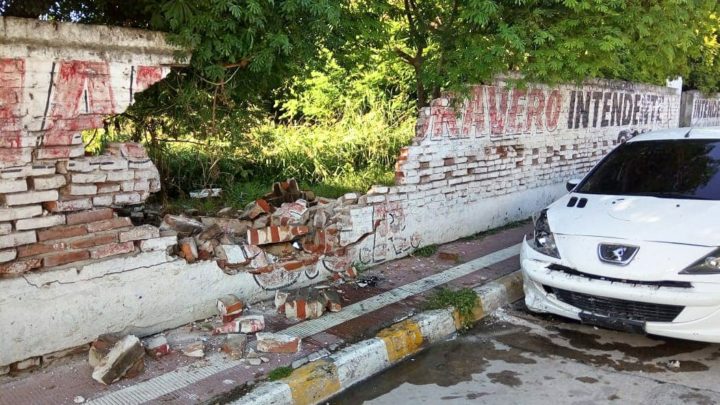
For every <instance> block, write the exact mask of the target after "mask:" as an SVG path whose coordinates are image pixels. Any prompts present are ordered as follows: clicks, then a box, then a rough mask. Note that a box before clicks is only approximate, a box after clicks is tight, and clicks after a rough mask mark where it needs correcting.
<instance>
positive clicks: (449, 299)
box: [425, 288, 478, 329]
mask: <svg viewBox="0 0 720 405" xmlns="http://www.w3.org/2000/svg"><path fill="white" fill-rule="evenodd" d="M477 300H478V295H477V293H476V292H475V291H473V290H472V289H471V288H463V289H461V290H451V289H449V288H441V289H440V290H438V291H437V292H435V293H434V294H433V295H431V296H430V298H429V299H428V300H427V302H426V303H425V307H426V309H442V308H449V307H452V308H454V309H455V310H456V311H457V312H458V316H459V317H460V322H461V323H462V327H463V329H468V328H470V327H471V326H472V324H473V321H474V318H473V309H474V308H475V305H476V304H477Z"/></svg>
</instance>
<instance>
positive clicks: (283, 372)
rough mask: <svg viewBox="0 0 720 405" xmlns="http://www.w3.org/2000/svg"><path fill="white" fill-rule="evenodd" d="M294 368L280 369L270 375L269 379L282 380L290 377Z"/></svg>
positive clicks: (285, 367) (284, 367)
mask: <svg viewBox="0 0 720 405" xmlns="http://www.w3.org/2000/svg"><path fill="white" fill-rule="evenodd" d="M292 372H293V368H292V367H289V366H283V367H278V368H276V369H274V370H272V371H271V372H270V373H268V379H269V380H270V381H277V380H281V379H283V378H285V377H289V376H290V374H292Z"/></svg>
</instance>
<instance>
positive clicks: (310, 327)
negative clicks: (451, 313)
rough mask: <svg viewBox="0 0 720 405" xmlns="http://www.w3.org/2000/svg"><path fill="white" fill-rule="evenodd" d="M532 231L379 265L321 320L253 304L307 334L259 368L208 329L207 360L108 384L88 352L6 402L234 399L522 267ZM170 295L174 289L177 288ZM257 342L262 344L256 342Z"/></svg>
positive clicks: (275, 323) (22, 379)
mask: <svg viewBox="0 0 720 405" xmlns="http://www.w3.org/2000/svg"><path fill="white" fill-rule="evenodd" d="M530 230H531V225H529V224H526V225H522V226H519V227H515V228H511V229H507V230H503V231H500V232H498V233H496V234H493V235H487V236H481V237H479V238H476V239H465V240H459V241H456V242H452V243H449V244H447V245H443V246H442V247H441V250H447V249H450V250H453V251H456V252H457V253H459V261H457V262H454V261H450V260H442V259H440V258H439V257H438V254H435V255H433V256H431V257H428V258H423V257H408V258H404V259H400V260H397V261H394V262H390V263H386V264H383V265H380V266H377V267H373V268H372V269H369V270H367V271H365V272H363V273H362V275H361V276H360V278H361V279H365V280H371V281H370V282H369V283H367V286H365V287H360V286H359V285H358V284H356V283H347V284H344V285H342V287H341V290H342V296H343V298H344V299H345V301H344V302H343V304H344V305H343V309H342V311H340V312H336V313H327V314H325V315H323V316H322V317H320V318H318V319H315V320H309V321H304V322H300V323H293V322H291V321H289V320H288V319H287V318H285V317H284V316H282V315H278V314H276V313H275V311H274V306H273V305H272V303H261V304H256V305H254V306H252V307H251V308H250V309H251V310H252V311H254V312H257V313H262V314H264V315H265V319H266V330H267V331H273V332H282V333H286V334H290V335H294V336H298V337H301V338H302V351H301V352H299V353H296V354H292V355H289V354H263V357H267V360H269V361H268V362H267V363H263V364H261V365H258V366H252V365H249V364H247V363H246V362H245V361H244V360H231V359H229V358H227V357H226V356H225V355H224V353H220V352H218V351H217V350H218V348H219V346H220V344H221V343H220V342H221V341H222V339H223V337H222V336H212V335H211V334H210V333H209V332H204V333H205V337H206V339H207V341H206V346H207V347H208V349H207V350H206V356H205V357H204V358H202V359H193V358H189V357H186V356H184V355H183V354H181V353H179V352H174V353H171V354H170V355H167V356H165V357H162V358H161V359H159V360H157V361H156V360H152V359H149V358H148V359H147V360H146V362H145V363H146V369H145V372H144V373H143V374H141V375H140V376H139V377H136V378H134V379H131V380H120V381H118V382H117V383H115V384H113V385H110V386H107V387H106V386H103V385H101V384H99V383H97V382H95V381H94V380H92V378H91V377H90V374H91V373H92V368H91V367H90V365H89V364H88V362H87V354H86V353H80V354H77V355H74V356H71V357H66V358H62V359H59V360H57V361H56V362H55V363H54V364H51V365H50V366H48V367H46V368H43V369H41V370H38V371H35V372H32V373H24V374H20V375H17V376H14V377H12V376H5V377H2V378H0V404H5V403H13V404H35V403H63V404H66V403H67V404H71V403H74V402H73V400H74V398H76V397H82V398H83V399H84V400H86V403H93V404H95V403H96V404H132V403H136V404H139V403H145V402H165V403H173V404H194V403H198V402H200V403H224V402H227V401H230V400H234V399H237V398H240V397H241V396H242V395H243V394H245V393H247V392H248V391H250V389H251V388H252V387H254V386H255V385H256V384H257V383H258V382H260V381H262V380H264V379H266V377H267V375H268V373H269V372H271V371H272V370H274V369H276V368H278V367H281V366H290V365H293V364H294V365H295V367H299V366H300V365H302V364H304V363H307V362H308V361H310V360H317V359H320V358H323V357H325V356H327V355H329V354H330V353H332V352H336V351H337V350H338V349H340V348H342V347H345V346H347V345H349V344H351V343H355V342H359V341H362V340H364V339H367V338H370V337H374V336H375V335H376V333H377V332H378V331H379V330H381V329H383V328H384V327H387V326H388V325H391V324H393V323H396V322H399V321H401V320H403V319H406V318H408V317H410V316H412V315H414V314H416V313H419V312H421V311H422V309H423V303H424V301H425V299H426V298H427V297H428V296H429V295H431V294H432V293H433V290H434V289H435V288H437V287H440V286H448V287H452V288H462V287H475V286H478V285H482V284H485V283H488V282H489V281H492V280H495V279H498V278H500V277H502V276H504V275H507V274H510V273H512V272H514V271H515V270H517V269H518V268H519V263H518V257H517V255H518V253H519V246H518V243H519V242H521V241H522V237H523V235H524V234H526V233H529V232H530ZM373 280H375V281H376V282H375V283H373V282H372V281H373ZM359 284H360V285H363V284H364V283H359ZM168 293H172V292H171V290H169V291H168ZM196 324H199V323H196ZM196 326H197V325H196ZM188 333H191V331H190V327H186V328H180V329H178V330H174V331H172V332H169V333H168V340H169V341H170V343H171V345H172V343H173V341H172V340H171V337H173V338H177V339H181V338H182V336H183V335H184V334H188ZM192 333H196V334H197V333H203V332H197V331H195V332H192ZM253 345H254V342H252V344H249V347H253Z"/></svg>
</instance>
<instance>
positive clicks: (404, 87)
mask: <svg viewBox="0 0 720 405" xmlns="http://www.w3.org/2000/svg"><path fill="white" fill-rule="evenodd" d="M719 9H720V5H718V2H717V1H716V0H658V1H642V0H573V1H568V0H518V1H513V2H509V1H502V0H204V1H194V0H0V13H1V14H3V15H11V16H21V17H30V18H44V19H49V20H57V21H78V22H86V23H99V24H112V25H121V26H130V27H140V28H150V29H157V30H162V31H166V32H168V33H169V34H170V35H169V39H170V40H171V41H173V42H174V43H176V44H178V45H181V46H183V47H186V48H187V49H190V50H191V51H192V58H191V61H190V65H189V66H188V67H186V68H178V69H175V70H174V71H173V72H172V73H171V75H170V76H169V77H168V78H167V79H166V80H164V81H162V82H161V83H159V84H157V85H155V86H153V87H152V88H150V89H148V90H147V91H145V92H143V93H141V94H139V95H138V97H137V102H136V103H135V105H134V106H133V107H132V108H131V109H130V110H129V111H127V112H126V113H124V114H121V115H119V116H117V117H114V118H112V119H110V120H108V122H107V125H106V128H105V130H104V131H100V132H99V133H98V134H97V136H96V137H95V140H94V143H96V144H97V145H98V146H100V145H102V144H103V143H107V142H108V141H109V140H113V139H131V140H134V141H138V142H143V143H145V144H146V145H147V146H148V147H149V149H150V151H151V153H152V155H153V157H154V158H155V161H156V162H158V163H159V166H160V168H161V170H162V174H163V180H164V183H165V184H164V186H165V187H164V190H165V191H166V192H167V193H168V195H167V196H168V197H171V198H173V199H177V198H179V199H181V200H182V199H183V198H184V196H185V195H186V194H187V193H188V192H189V191H191V190H194V189H198V188H203V187H222V188H223V189H225V192H226V193H225V195H226V196H227V201H225V202H223V203H232V204H233V205H242V203H243V202H244V201H247V199H249V198H250V196H253V195H257V194H258V193H263V192H265V190H266V189H267V186H268V185H269V184H270V183H272V182H273V181H275V180H280V179H285V178H288V177H296V178H297V179H298V180H300V181H301V182H304V183H306V185H308V186H310V187H312V188H314V189H315V190H317V191H318V193H319V194H323V195H328V196H335V195H339V194H342V193H343V192H345V191H350V190H353V191H365V189H367V187H368V186H369V185H371V184H373V183H381V184H383V183H384V184H387V183H390V182H392V179H393V164H394V162H395V158H396V156H397V152H398V150H399V148H400V147H401V146H402V145H406V144H407V143H408V142H409V140H410V138H411V137H412V134H413V126H414V118H415V116H416V113H417V108H419V107H422V106H426V105H427V104H428V103H429V101H430V100H431V99H432V98H433V97H436V96H438V95H439V94H440V92H441V91H455V92H463V91H464V90H465V89H466V88H467V85H468V84H471V83H488V82H491V81H492V80H493V78H494V77H496V76H497V75H498V74H508V73H509V74H510V76H511V77H513V78H516V80H518V81H521V80H530V81H538V82H544V83H549V84H553V83H558V82H580V81H583V80H586V79H591V78H612V79H622V80H632V81H642V82H648V83H655V84H663V83H665V80H666V79H667V78H673V77H676V76H683V77H685V78H686V79H687V80H686V81H685V83H686V86H687V87H688V88H699V89H701V90H703V91H706V92H714V91H718V90H720V79H719V78H720V74H718V72H719V71H720V69H719V66H720V65H719V64H720V50H719V47H718V26H719V21H718V11H719Z"/></svg>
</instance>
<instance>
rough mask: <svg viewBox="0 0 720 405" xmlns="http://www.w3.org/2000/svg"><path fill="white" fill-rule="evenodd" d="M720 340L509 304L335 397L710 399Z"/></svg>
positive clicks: (718, 395)
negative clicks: (643, 331) (633, 329)
mask: <svg viewBox="0 0 720 405" xmlns="http://www.w3.org/2000/svg"><path fill="white" fill-rule="evenodd" d="M718 377H720V345H718V344H707V343H699V342H691V341H682V340H673V339H664V338H657V337H648V336H643V335H637V334H629V333H625V332H616V331H610V330H606V329H601V328H596V327H593V326H588V325H582V324H580V323H577V322H574V321H566V320H564V319H562V318H557V317H553V316H545V315H535V314H531V313H529V312H528V311H527V310H526V309H525V308H524V306H523V305H522V304H519V303H518V304H515V305H514V306H513V307H512V308H506V309H504V310H502V311H499V312H498V313H496V314H494V315H493V316H491V317H489V318H486V320H484V321H483V322H481V323H480V324H478V325H477V326H476V327H475V328H474V329H472V330H470V331H469V332H467V333H465V334H463V335H461V336H459V337H457V338H455V339H454V340H451V341H447V342H444V343H441V344H438V345H436V346H433V347H432V348H430V349H429V350H427V351H425V352H423V353H420V354H418V355H416V356H413V357H412V358H410V359H408V360H406V361H404V362H402V363H400V364H398V365H397V366H395V367H393V368H391V369H389V370H388V371H386V372H384V373H382V374H380V375H378V376H376V377H373V378H371V379H370V380H368V381H365V382H363V383H361V384H359V385H358V386H356V387H354V388H352V389H350V390H348V391H346V392H345V393H344V394H342V395H341V396H339V397H336V398H334V399H333V400H331V401H330V403H331V404H343V405H344V404H361V403H366V404H393V405H397V404H399V403H424V404H435V403H442V404H446V403H447V404H465V403H492V404H516V403H518V404H547V403H554V404H591V403H623V404H628V403H630V404H635V403H637V404H641V403H642V404H676V403H685V404H714V403H720V385H718V383H717V381H718Z"/></svg>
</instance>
